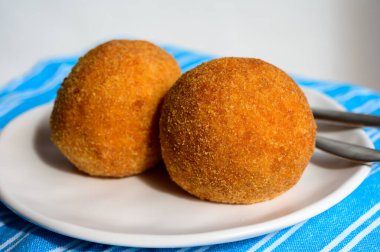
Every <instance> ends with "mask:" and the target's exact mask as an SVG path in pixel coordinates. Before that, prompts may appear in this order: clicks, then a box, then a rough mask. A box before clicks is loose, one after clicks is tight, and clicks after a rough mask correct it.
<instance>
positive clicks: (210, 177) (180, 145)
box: [160, 58, 316, 204]
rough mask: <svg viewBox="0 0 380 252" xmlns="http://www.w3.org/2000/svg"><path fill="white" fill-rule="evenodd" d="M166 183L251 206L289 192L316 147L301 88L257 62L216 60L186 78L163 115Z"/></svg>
mask: <svg viewBox="0 0 380 252" xmlns="http://www.w3.org/2000/svg"><path fill="white" fill-rule="evenodd" d="M161 113H162V114H161V119H160V142H161V151H162V156H163V160H164V162H165V165H166V167H167V170H168V172H169V174H170V177H171V178H172V180H173V181H175V182H176V183H177V184H178V185H179V186H181V187H182V188H183V189H184V190H186V191H188V192H189V193H191V194H193V195H195V196H197V197H199V198H201V199H205V200H209V201H214V202H221V203H232V204H249V203H254V202H260V201H265V200H269V199H272V198H274V197H276V196H278V195H280V194H282V193H283V192H285V191H287V190H288V189H290V188H291V187H292V186H294V185H295V184H296V183H297V182H298V180H299V179H300V177H301V175H302V173H303V171H304V169H305V167H306V166H307V164H308V162H309V160H310V158H311V156H312V154H313V151H314V145H315V136H316V124H315V121H314V119H313V115H312V112H311V109H310V107H309V105H308V103H307V100H306V97H305V96H304V94H303V92H302V91H301V89H300V88H299V87H298V86H297V84H296V83H295V82H294V81H293V80H292V79H291V78H290V77H289V76H288V75H287V74H286V73H284V72H283V71H282V70H280V69H278V68H277V67H275V66H273V65H271V64H268V63H266V62H264V61H262V60H258V59H249V58H221V59H216V60H212V61H210V62H207V63H204V64H202V65H200V66H198V67H196V68H195V69H193V70H191V71H189V72H187V73H185V74H184V75H182V77H181V78H180V79H179V80H178V81H177V82H176V84H175V85H174V86H173V87H172V88H171V90H170V91H169V92H168V94H167V96H166V98H165V101H164V104H163V107H162V111H161Z"/></svg>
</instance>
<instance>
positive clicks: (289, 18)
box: [0, 0, 380, 90]
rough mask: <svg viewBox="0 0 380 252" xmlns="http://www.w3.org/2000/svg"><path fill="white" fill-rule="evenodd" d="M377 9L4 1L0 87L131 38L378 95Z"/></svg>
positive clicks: (167, 0)
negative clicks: (40, 66)
mask: <svg viewBox="0 0 380 252" xmlns="http://www.w3.org/2000/svg"><path fill="white" fill-rule="evenodd" d="M379 11H380V1H376V0H372V1H371V0H364V1H354V0H334V1H332V0H320V1H313V2H310V1H302V0H286V1H280V0H269V1H260V2H259V1H249V0H247V1H242V0H237V1H227V0H219V1H212V0H192V1H175V0H161V1H153V0H151V1H148V0H139V1H135V0H133V1H132V0H131V1H128V0H110V1H97V0H93V1H85V0H75V1H74V0H56V1H43V0H36V1H27V0H15V1H6V0H0V31H1V32H0V41H1V43H0V56H1V57H0V87H1V86H2V85H5V84H6V83H7V82H9V81H10V80H12V79H14V78H15V77H17V76H20V75H22V74H24V73H25V72H26V71H27V70H29V69H30V68H31V67H32V66H33V65H35V64H36V63H37V62H38V61H40V60H42V59H45V58H51V57H62V56H68V55H73V54H78V53H81V52H82V53H83V52H84V51H85V50H86V49H88V48H90V47H92V46H94V45H95V44H97V43H99V42H101V41H104V40H107V39H110V38H113V37H125V36H127V37H135V38H142V39H147V40H152V41H154V42H158V43H164V44H173V45H177V46H182V47H184V48H189V49H195V50H198V51H201V52H206V53H211V54H215V55H220V56H249V57H257V58H261V59H264V60H266V61H268V62H271V63H273V64H275V65H277V66H279V67H281V68H282V69H284V70H285V71H287V72H290V73H293V74H297V75H300V76H305V77H309V78H315V79H319V80H335V81H344V82H349V83H354V84H360V85H363V86H367V87H371V88H372V89H377V90H380V83H379V81H378V69H379V66H380V48H379V45H380V29H379V28H378V25H379V24H380V15H378V14H379Z"/></svg>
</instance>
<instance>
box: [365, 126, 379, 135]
mask: <svg viewBox="0 0 380 252" xmlns="http://www.w3.org/2000/svg"><path fill="white" fill-rule="evenodd" d="M377 132H378V129H374V128H372V129H369V130H367V131H366V133H367V135H368V136H369V137H371V135H373V134H376V133H377Z"/></svg>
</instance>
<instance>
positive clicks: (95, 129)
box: [50, 40, 180, 177]
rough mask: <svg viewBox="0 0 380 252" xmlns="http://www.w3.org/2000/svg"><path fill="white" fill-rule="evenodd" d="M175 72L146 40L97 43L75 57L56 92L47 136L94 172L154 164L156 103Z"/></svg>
mask: <svg viewBox="0 0 380 252" xmlns="http://www.w3.org/2000/svg"><path fill="white" fill-rule="evenodd" d="M179 76H180V69H179V67H178V64H177V63H176V61H175V59H174V58H173V57H172V56H170V55H169V54H168V53H166V52H165V51H164V50H162V49H161V48H159V47H157V46H155V45H153V44H151V43H149V42H146V41H132V40H113V41H109V42H107V43H104V44H102V45H99V46H98V47H96V48H94V49H92V50H90V51H89V52H88V53H87V54H86V55H84V56H83V57H82V58H80V59H79V61H78V63H77V64H76V66H75V67H74V68H73V70H72V71H71V73H70V75H69V76H68V77H67V78H66V79H65V80H64V82H63V84H62V87H61V88H60V90H59V92H58V96H57V99H56V101H55V104H54V109H53V113H52V116H51V122H50V125H51V131H52V135H51V138H52V141H53V142H54V143H55V144H56V145H57V146H58V148H59V149H60V150H61V152H62V153H63V154H64V155H65V156H66V157H67V158H68V159H69V160H70V161H71V162H72V163H73V164H74V165H75V166H76V167H77V168H78V169H80V170H82V171H84V172H86V173H88V174H90V175H94V176H108V177H123V176H129V175H133V174H137V173H140V172H142V171H144V170H146V169H148V168H149V167H152V166H154V165H155V164H156V163H157V162H158V161H159V160H160V146H159V140H158V118H159V115H158V111H159V110H158V108H159V105H160V103H161V101H162V98H163V96H164V95H165V94H166V92H167V91H168V90H169V88H170V87H171V86H172V85H173V84H174V82H175V81H176V80H177V78H178V77H179Z"/></svg>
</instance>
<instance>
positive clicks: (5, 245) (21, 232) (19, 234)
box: [0, 224, 32, 251]
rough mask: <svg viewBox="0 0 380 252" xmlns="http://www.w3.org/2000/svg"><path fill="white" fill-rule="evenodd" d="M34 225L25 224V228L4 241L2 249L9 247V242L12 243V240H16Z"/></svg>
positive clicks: (0, 248) (0, 247)
mask: <svg viewBox="0 0 380 252" xmlns="http://www.w3.org/2000/svg"><path fill="white" fill-rule="evenodd" d="M30 227H32V224H29V225H27V226H25V227H24V228H23V229H21V230H20V231H19V232H18V233H17V234H15V235H14V236H12V237H11V238H9V239H8V240H6V241H5V242H3V243H2V244H1V246H0V251H1V250H2V249H4V248H5V247H7V246H8V245H9V244H11V243H12V242H14V241H15V240H16V239H17V238H19V237H20V236H21V235H22V234H23V233H24V231H25V230H26V229H28V228H30Z"/></svg>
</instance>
